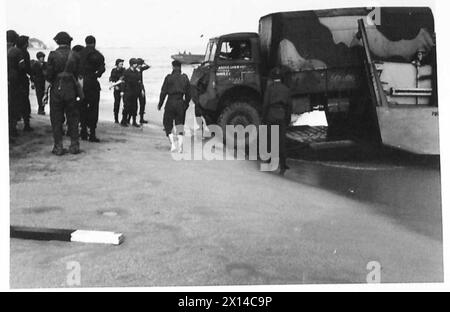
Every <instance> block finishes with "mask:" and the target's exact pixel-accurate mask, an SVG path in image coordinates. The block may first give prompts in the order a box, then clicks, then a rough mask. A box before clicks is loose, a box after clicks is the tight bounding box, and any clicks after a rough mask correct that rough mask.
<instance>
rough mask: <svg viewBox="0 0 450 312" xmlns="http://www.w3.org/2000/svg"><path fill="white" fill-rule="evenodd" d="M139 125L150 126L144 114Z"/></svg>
mask: <svg viewBox="0 0 450 312" xmlns="http://www.w3.org/2000/svg"><path fill="white" fill-rule="evenodd" d="M139 123H140V124H141V125H143V124H148V121H147V120H145V119H144V114H141V119H140V120H139Z"/></svg>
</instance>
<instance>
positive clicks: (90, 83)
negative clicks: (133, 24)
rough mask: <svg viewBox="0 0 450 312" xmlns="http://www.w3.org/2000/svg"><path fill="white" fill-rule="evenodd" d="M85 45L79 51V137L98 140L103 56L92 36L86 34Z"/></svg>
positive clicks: (103, 66)
mask: <svg viewBox="0 0 450 312" xmlns="http://www.w3.org/2000/svg"><path fill="white" fill-rule="evenodd" d="M85 42H86V47H85V48H84V49H83V50H82V51H81V52H80V72H81V76H82V78H83V91H84V101H83V103H82V110H81V139H82V140H87V139H88V133H87V128H89V142H100V140H99V139H98V138H97V136H96V129H97V122H98V110H99V103H100V83H99V82H98V80H97V79H98V78H100V77H101V76H102V75H103V73H104V72H105V58H104V56H103V55H102V54H101V53H100V52H99V51H98V50H97V49H96V48H95V45H96V39H95V37H94V36H87V37H86V39H85Z"/></svg>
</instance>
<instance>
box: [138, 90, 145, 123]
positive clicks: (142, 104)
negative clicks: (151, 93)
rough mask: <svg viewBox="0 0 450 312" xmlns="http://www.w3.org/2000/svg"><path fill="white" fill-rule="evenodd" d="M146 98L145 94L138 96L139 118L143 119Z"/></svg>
mask: <svg viewBox="0 0 450 312" xmlns="http://www.w3.org/2000/svg"><path fill="white" fill-rule="evenodd" d="M146 101H147V99H146V97H145V94H142V92H141V94H140V95H139V115H140V116H141V118H143V117H144V114H145V104H146Z"/></svg>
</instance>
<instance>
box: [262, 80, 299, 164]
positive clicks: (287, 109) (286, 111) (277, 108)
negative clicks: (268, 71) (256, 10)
mask: <svg viewBox="0 0 450 312" xmlns="http://www.w3.org/2000/svg"><path fill="white" fill-rule="evenodd" d="M291 112H292V109H291V100H290V90H289V88H288V87H287V86H285V85H284V84H283V83H282V82H281V81H280V80H273V81H270V80H269V81H268V83H267V88H266V93H265V94H264V103H263V117H264V120H265V122H266V124H267V125H268V126H269V127H268V147H269V149H270V147H271V144H270V143H271V142H270V140H271V133H270V129H271V127H270V126H272V125H278V126H279V157H280V169H281V171H282V172H284V170H286V169H288V167H287V165H286V157H287V155H286V130H287V127H288V125H289V123H290V117H291Z"/></svg>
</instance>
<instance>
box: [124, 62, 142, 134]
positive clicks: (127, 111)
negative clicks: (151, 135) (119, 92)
mask: <svg viewBox="0 0 450 312" xmlns="http://www.w3.org/2000/svg"><path fill="white" fill-rule="evenodd" d="M130 65H131V64H130ZM140 79H141V75H140V73H139V71H138V70H137V69H132V68H131V67H130V68H127V69H126V70H125V71H124V74H123V81H124V90H123V91H124V95H123V103H124V109H123V111H122V122H121V124H122V125H124V126H125V125H127V123H128V122H127V120H128V116H131V117H133V125H134V126H136V115H137V101H138V97H139V94H140V92H141V80H140Z"/></svg>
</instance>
